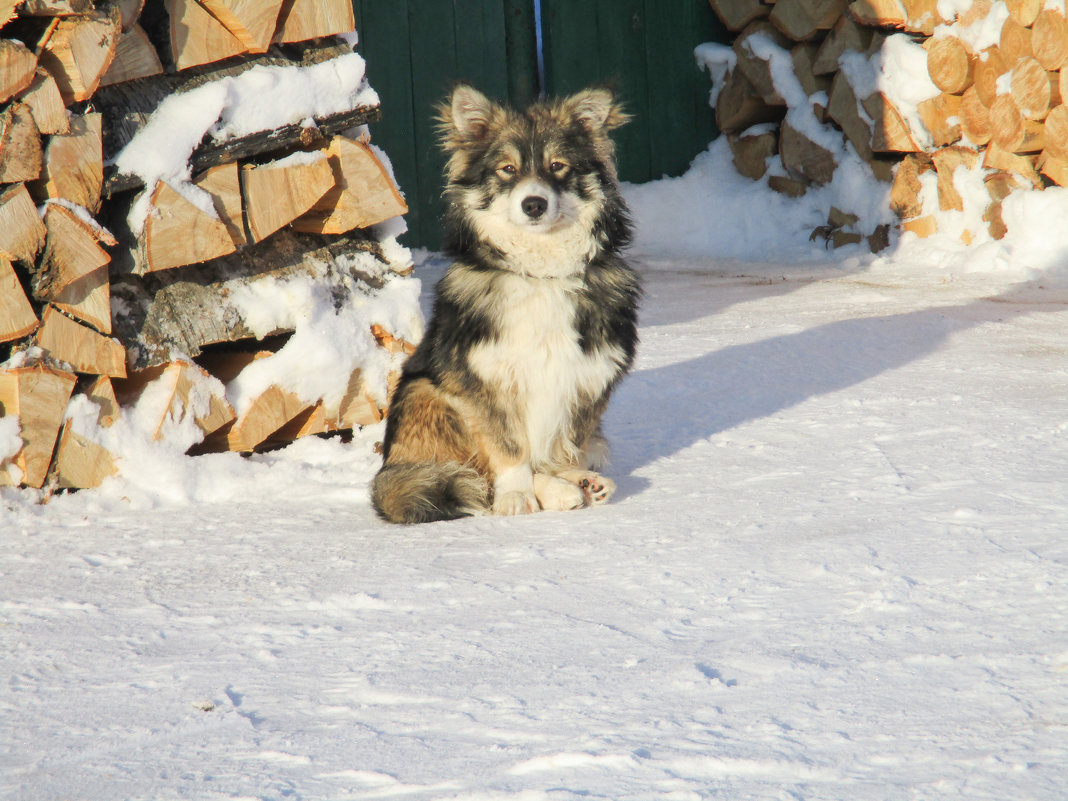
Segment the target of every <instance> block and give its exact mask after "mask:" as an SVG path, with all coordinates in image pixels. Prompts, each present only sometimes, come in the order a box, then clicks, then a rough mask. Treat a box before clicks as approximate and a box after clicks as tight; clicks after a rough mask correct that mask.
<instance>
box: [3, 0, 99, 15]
mask: <svg viewBox="0 0 1068 801" xmlns="http://www.w3.org/2000/svg"><path fill="white" fill-rule="evenodd" d="M92 10H93V0H26V2H25V3H23V4H22V8H20V9H19V13H20V14H25V15H27V16H31V17H69V16H71V15H72V14H88V13H89V12H91V11H92Z"/></svg>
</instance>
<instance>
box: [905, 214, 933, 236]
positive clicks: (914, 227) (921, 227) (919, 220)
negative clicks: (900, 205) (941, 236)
mask: <svg viewBox="0 0 1068 801" xmlns="http://www.w3.org/2000/svg"><path fill="white" fill-rule="evenodd" d="M901 229H902V230H903V231H910V232H912V233H914V234H916V236H918V237H919V238H920V239H926V238H927V237H929V236H931V235H933V234H937V233H938V218H937V217H936V216H935V215H933V214H927V215H924V216H923V217H915V218H913V219H911V220H905V222H903V223H901Z"/></svg>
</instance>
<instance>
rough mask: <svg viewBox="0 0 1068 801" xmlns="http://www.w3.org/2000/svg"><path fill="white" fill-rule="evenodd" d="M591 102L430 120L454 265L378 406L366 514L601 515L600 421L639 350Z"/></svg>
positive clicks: (610, 178)
mask: <svg viewBox="0 0 1068 801" xmlns="http://www.w3.org/2000/svg"><path fill="white" fill-rule="evenodd" d="M625 121H626V117H625V115H624V114H623V113H622V111H621V109H620V107H619V106H618V105H617V104H616V103H615V101H614V99H613V96H612V94H611V93H610V92H608V91H606V90H602V89H591V90H586V91H584V92H580V93H579V94H576V95H574V96H572V97H569V98H566V99H563V100H557V101H547V102H542V103H537V104H535V105H533V106H531V107H530V108H529V109H527V110H526V111H525V112H522V113H520V112H516V111H513V110H511V109H509V108H505V107H503V106H499V105H496V104H495V103H492V102H491V101H489V100H488V99H487V98H486V97H485V96H483V95H482V94H481V93H479V92H478V91H476V90H475V89H472V88H471V87H469V86H459V87H457V88H456V89H455V90H454V91H453V93H452V95H451V97H450V99H449V100H448V101H446V103H444V104H443V105H442V107H441V109H440V117H439V123H440V132H441V136H442V143H443V146H444V148H445V150H446V152H448V153H449V160H448V164H447V166H446V186H445V198H446V201H447V211H446V216H445V223H446V234H447V240H446V249H447V252H448V253H449V255H451V256H452V257H453V258H454V263H453V264H452V266H451V267H450V268H449V269H448V271H447V272H446V274H445V276H444V277H443V278H442V279H441V281H440V282H439V283H438V286H437V295H436V298H435V301H434V311H433V315H432V317H431V320H430V323H429V325H428V327H427V332H426V335H425V336H424V338H423V340H422V342H421V343H420V345H419V347H418V348H417V349H416V351H415V353H414V354H413V355H412V356H411V357H410V358H409V359H408V361H407V363H406V364H405V366H404V372H403V376H402V378H401V380H400V384H399V385H398V387H397V390H396V394H395V395H394V397H393V401H392V404H391V407H390V413H389V418H388V423H387V425H386V437H385V442H384V443H383V445H384V464H383V466H382V469H381V470H380V471H379V473H378V475H377V476H376V477H375V479H374V482H373V485H372V488H371V499H372V501H373V503H374V507H375V509H376V510H377V511H378V513H379V514H380V515H381V516H382V517H384V518H385V519H386V520H390V521H394V522H404V523H415V522H424V521H431V520H442V519H450V518H455V517H460V516H463V515H470V514H483V513H488V512H493V513H495V514H522V513H526V512H533V511H536V510H537V509H539V508H540V509H556V510H564V509H574V508H578V507H581V506H585V505H588V504H591V503H603V502H604V501H606V500H607V499H608V496H609V495H611V493H612V491H613V490H614V485H613V484H612V482H611V481H610V480H608V479H606V478H603V477H602V476H600V475H598V474H597V473H595V472H592V471H593V470H595V469H598V468H599V467H600V466H601V464H602V462H603V460H604V458H605V456H606V446H605V442H604V438H603V437H602V435H601V431H600V419H601V415H602V413H603V412H604V410H605V406H606V405H607V403H608V397H609V395H610V393H611V392H612V389H613V388H614V387H615V386H616V384H617V383H618V382H619V380H620V379H621V378H622V377H623V375H624V374H625V373H626V371H627V370H628V369H629V367H630V365H631V362H632V361H633V359H634V352H635V348H636V347H637V342H638V335H637V305H638V299H639V295H640V286H639V281H638V277H637V275H636V273H635V272H634V271H633V270H632V269H631V268H630V267H629V266H628V265H627V264H626V263H625V262H624V261H623V259H622V258H621V257H620V251H621V249H622V248H623V247H625V246H626V244H627V243H628V242H629V239H630V223H629V218H628V213H627V208H626V205H625V204H624V202H623V199H622V197H621V196H620V193H619V185H618V182H617V179H616V171H615V166H614V163H613V152H614V149H613V144H612V140H611V139H610V138H609V131H610V130H611V129H612V128H615V127H617V126H619V125H621V124H623V123H624V122H625Z"/></svg>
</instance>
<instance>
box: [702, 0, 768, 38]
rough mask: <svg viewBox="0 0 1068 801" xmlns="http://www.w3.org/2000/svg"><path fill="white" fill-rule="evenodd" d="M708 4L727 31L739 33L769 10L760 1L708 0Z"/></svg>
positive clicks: (765, 14)
mask: <svg viewBox="0 0 1068 801" xmlns="http://www.w3.org/2000/svg"><path fill="white" fill-rule="evenodd" d="M708 4H709V5H710V6H712V10H713V11H715V12H716V16H717V17H719V19H720V21H721V22H722V23H723V24H724V25H725V26H726V27H727V30H729V31H740V30H742V28H744V27H745V26H746V25H748V24H749V23H750V22H752V21H753V20H757V19H760V18H761V17H766V16H767V15H768V12H769V11H770V10H771V9H770V7H769V6H768V5H767V4H765V3H762V2H761V0H708Z"/></svg>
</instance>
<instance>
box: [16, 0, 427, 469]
mask: <svg viewBox="0 0 1068 801" xmlns="http://www.w3.org/2000/svg"><path fill="white" fill-rule="evenodd" d="M353 27H354V25H353V12H352V4H351V2H350V0H257V1H256V2H250V1H249V0H147V2H146V0H96V1H95V2H94V1H93V0H8V2H6V3H4V2H0V417H14V418H17V422H18V431H19V437H20V438H21V442H22V445H21V447H20V448H19V449H18V450H17V452H15V453H5V452H0V484H19V485H21V486H25V487H42V486H44V487H50V488H55V487H69V488H84V487H91V486H96V485H98V484H99V483H100V482H101V481H102V480H103V479H104V478H106V477H107V476H109V475H111V474H113V473H114V472H115V470H116V467H117V463H118V462H119V461H120V460H121V456H122V454H121V453H117V452H116V451H115V449H116V447H117V446H116V444H115V443H116V442H119V441H121V438H120V437H118V436H111V435H110V434H109V432H115V431H118V430H119V429H122V428H123V427H124V426H125V427H126V429H127V435H128V434H129V431H133V430H136V431H137V432H139V433H141V434H143V435H146V436H147V437H149V438H150V439H156V440H165V441H167V440H169V439H173V440H174V442H176V443H179V444H180V447H181V448H182V450H185V449H186V448H188V449H189V452H190V453H201V452H206V451H217V450H235V451H245V452H248V451H252V450H258V449H263V448H267V447H273V446H277V445H279V444H284V443H286V442H288V441H291V440H292V439H295V438H296V437H300V436H305V435H308V434H316V433H326V432H334V431H341V430H346V429H351V428H353V427H355V426H361V425H365V424H368V423H373V422H377V421H379V420H381V419H382V415H383V414H384V413H385V411H386V406H387V402H388V400H387V399H388V385H387V384H388V381H390V380H393V378H394V377H395V376H394V373H389V371H390V370H392V371H394V372H395V370H396V368H397V367H398V366H399V362H400V361H401V360H402V358H403V356H404V355H405V354H406V353H409V352H410V351H411V350H412V349H413V346H412V345H411V344H410V342H408V341H406V339H405V337H407V338H408V339H414V338H416V337H417V336H418V330H417V329H418V322H417V319H418V311H417V307H415V310H414V311H413V313H412V318H413V319H414V320H416V322H415V323H413V324H412V325H410V326H408V327H407V328H405V326H404V325H403V324H396V325H395V326H394V327H395V328H398V329H399V330H389V327H388V326H389V322H390V320H389V319H380V317H376V316H375V314H376V313H375V312H374V311H364V312H361V311H359V309H358V308H357V307H360V308H368V309H373V308H374V304H373V303H369V301H368V299H369V298H370V299H373V298H374V297H375V296H376V293H380V292H384V291H385V289H386V288H387V287H388V286H389V285H391V284H393V283H395V282H400V281H404V282H405V283H414V282H407V281H405V276H406V275H408V273H409V272H410V268H411V263H410V257H409V254H408V253H407V251H406V250H405V249H404V248H402V247H400V246H399V245H397V243H396V241H395V239H394V238H393V236H394V235H395V234H396V233H399V232H400V231H399V230H397V227H396V226H395V225H392V224H387V225H385V226H383V225H380V224H384V223H387V221H390V220H392V219H393V218H396V217H398V216H399V215H403V214H404V213H405V212H406V211H407V207H406V206H405V203H404V200H403V198H402V196H401V195H400V193H399V192H398V189H397V187H396V185H395V183H394V181H393V178H392V175H391V172H390V170H389V167H388V161H386V160H385V159H384V154H382V153H381V152H380V151H378V150H376V149H375V148H374V146H373V145H371V144H370V142H369V136H368V129H367V123H369V122H373V121H374V120H375V119H377V118H378V116H379V108H378V102H377V96H376V95H375V94H374V92H373V90H370V88H369V87H367V86H366V83H365V81H363V77H362V61H360V60H359V58H358V56H355V55H354V54H353V52H352V44H351V41H353V40H352V39H351V37H350V36H349V34H350V33H351V32H352V31H353ZM242 76H244V77H242ZM319 76H323V77H319ZM338 76H341V77H340V78H339V77H338ZM346 76H349V78H346ZM348 79H351V80H350V83H352V85H351V86H350V85H348V84H344V81H345V80H348ZM251 80H255V81H260V82H261V83H262V82H263V81H265V80H266V81H268V83H267V84H265V85H264V86H263V87H261V89H260V92H259V93H258V95H257V96H259V99H260V104H261V105H262V101H263V97H262V95H263V94H264V93H268V94H269V93H270V92H272V91H282V90H283V89H284V88H285V87H287V86H290V85H291V84H292V83H293V82H294V81H296V82H297V84H296V85H298V86H299V85H303V84H300V81H304V82H305V83H307V85H309V86H312V87H313V88H316V91H317V92H318V91H319V90H320V89H321V87H323V86H325V85H326V84H324V83H322V82H324V81H334V82H337V81H342V83H343V84H344V85H341V86H340V88H338V87H337V86H334V85H333V84H330V85H329V86H328V87H327V89H322V91H323V92H327V93H332V94H329V97H328V98H327V100H328V101H329V102H325V105H324V100H323V98H316V100H315V102H316V103H317V104H318V105H316V106H315V108H314V110H312V111H309V112H308V113H307V114H305V115H303V116H301V117H298V118H295V119H276V118H274V117H270V116H268V118H267V119H266V122H261V123H259V124H258V127H257V125H256V124H251V125H250V124H245V126H244V128H240V125H239V126H238V127H239V128H240V129H239V130H232V129H233V128H234V125H236V124H237V122H236V121H235V119H236V117H238V116H239V115H241V114H243V113H246V114H247V112H246V111H245V108H244V107H242V106H240V105H239V104H238V105H234V106H231V105H226V104H227V103H231V102H232V103H238V101H232V100H231V99H230V98H231V97H233V96H237V97H240V96H241V92H242V91H243V90H242V88H241V87H242V86H244V85H245V84H243V83H241V82H242V81H246V82H247V81H251ZM272 80H273V81H275V82H276V83H275V84H271V83H270V81H272ZM287 82H288V83H287ZM308 82H311V83H308ZM316 82H318V83H316ZM272 86H274V87H282V89H278V88H275V89H272ZM287 91H290V92H292V91H293V90H292V89H289V90H287ZM197 93H199V94H197ZM253 94H254V93H253ZM224 97H225V98H226V99H225V100H219V101H218V102H219V103H220V104H221V105H220V106H219V108H218V109H216V110H215V111H214V112H212V113H213V114H214V116H211V115H209V116H211V118H210V119H206V120H205V122H204V124H203V129H198V128H196V127H195V126H194V127H185V126H184V123H185V122H186V120H187V119H188V118H189V117H190V116H196V115H197V114H199V113H200V112H201V111H203V110H204V109H211V108H212V107H211V105H210V104H211V102H214V101H213V100H212V98H224ZM338 98H340V100H339V99H338ZM309 102H311V101H309ZM168 103H170V104H171V105H169V106H168ZM176 103H177V105H175V104H176ZM182 103H185V106H184V107H183V106H182V105H181V104H182ZM268 105H270V104H268ZM273 105H276V106H284V105H286V103H285V102H277V101H276V102H274V104H273ZM168 108H169V109H171V111H169V112H168V111H166V109H168ZM175 108H177V113H176V114H175V112H174V109H175ZM166 113H170V114H172V117H171V118H170V119H169V121H168V119H161V118H162V117H163V115H165V114H166ZM272 113H276V114H277V113H284V110H283V112H272ZM231 118H235V119H231ZM228 120H229V122H228V123H227V121H228ZM175 121H178V123H181V124H176V122H175ZM224 123H227V124H229V126H230V127H229V128H226V126H225V125H224ZM220 127H222V128H223V129H224V130H223V131H222V133H219V129H220ZM209 128H210V131H209ZM168 130H170V131H172V133H171V134H168ZM161 131H162V134H161ZM190 132H192V137H191V138H190ZM168 136H171V137H172V138H170V139H169V138H168ZM183 136H186V137H187V138H189V141H187V142H183V141H182V137H183ZM146 140H147V146H146V145H145V143H146ZM138 143H140V144H141V151H146V152H148V154H149V156H150V157H152V156H156V155H159V156H167V155H171V153H172V151H173V152H177V153H179V154H180V157H179V158H178V159H177V162H176V166H175V165H172V166H170V167H166V168H160V169H157V170H155V171H153V169H151V168H138V167H137V166H136V165H137V164H138V163H145V161H146V160H145V159H144V158H142V159H141V161H140V162H138V161H136V160H135V159H131V158H130V157H129V156H128V154H129V153H131V152H133V151H135V150H136V149H137V147H138ZM183 148H185V150H188V154H187V155H186V154H185V153H184V152H183ZM124 154H127V155H124ZM149 161H151V158H150V159H149ZM130 164H134V165H135V167H134V168H132V169H131V168H130V167H129V165H130ZM391 225H392V227H390V226H391ZM376 226H378V227H377V228H376ZM265 287H266V288H267V289H271V288H274V290H276V294H277V293H278V292H284V291H289V292H291V293H298V290H299V291H300V292H303V293H304V294H305V295H307V296H309V297H313V298H325V299H326V301H325V303H320V306H325V308H326V309H327V311H326V312H322V311H320V317H319V318H316V322H317V323H321V322H322V321H323V319H327V318H329V319H328V320H327V322H329V320H346V321H351V320H352V319H355V320H356V321H357V325H356V326H355V328H356V329H357V330H355V333H353V334H352V336H353V342H352V343H351V344H352V347H351V351H352V352H353V353H361V352H363V353H364V356H363V362H360V361H359V359H357V358H355V357H354V358H352V359H349V360H348V361H344V360H342V362H341V363H343V364H344V368H343V374H339V375H337V376H335V377H334V378H333V379H332V381H333V384H332V387H333V388H328V389H325V390H324V389H321V388H320V389H319V390H309V389H308V387H307V386H305V385H302V384H300V383H299V382H297V381H294V382H292V383H287V380H286V378H285V375H286V373H285V371H284V370H281V369H280V368H275V369H266V370H265V369H264V368H265V366H266V367H268V368H269V367H270V365H271V364H272V360H274V361H278V357H280V356H282V355H283V353H284V352H286V348H287V347H290V350H292V346H290V344H289V343H290V342H291V341H292V340H295V339H296V338H297V335H298V334H299V333H300V331H301V325H302V322H301V320H300V317H301V313H302V312H300V311H299V310H298V311H295V312H293V313H291V314H289V316H288V317H287V316H286V315H285V314H280V315H279V314H276V315H275V317H276V318H277V319H274V320H273V321H268V322H266V323H265V322H264V321H263V320H260V319H258V318H259V317H262V316H263V314H262V311H263V310H262V309H260V308H258V307H257V305H256V303H255V302H252V301H250V298H255V297H258V296H260V295H262V293H263V292H265V291H266V290H265V289H264V288H265ZM257 293H259V295H258V294H257ZM298 294H299V293H298ZM394 294H396V293H394ZM408 296H410V299H411V304H412V305H413V307H414V306H415V303H414V298H415V293H414V292H411V293H408V295H406V296H405V297H408ZM393 304H394V306H396V301H393ZM361 313H362V314H365V315H367V316H366V319H365V318H363V317H360V314H361ZM323 314H325V315H326V317H323V316H322V315H323ZM387 316H388V315H387ZM391 319H393V320H394V321H395V320H396V319H397V315H396V314H394V315H393V317H392V318H391ZM361 348H362V349H363V350H362V351H361ZM375 351H377V352H378V353H379V354H380V355H378V356H375V355H374V352H375ZM367 354H370V355H367ZM293 355H294V354H292V353H288V352H286V358H287V359H288V360H289V361H290V362H292V361H293ZM297 355H298V359H297V361H299V360H300V359H299V354H297ZM372 363H373V365H374V367H373V369H371V368H370V367H369V365H370V364H372ZM253 373H255V375H256V376H263V375H266V376H267V379H266V383H265V384H264V385H263V386H261V387H259V388H258V389H255V391H252V390H250V389H249V387H250V386H252V387H253V388H255V387H256V385H255V383H254V382H252V381H251V379H250V378H249V376H250V375H253ZM387 374H388V375H389V376H390V377H389V378H388V379H387ZM305 383H306V382H305ZM328 383H329V382H328ZM237 387H240V388H241V390H240V392H238V391H237V389H235V388H237ZM250 392H251V393H252V394H250ZM238 396H240V400H236V399H235V398H237V397H238ZM135 412H136V414H135ZM135 418H136V420H135Z"/></svg>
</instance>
